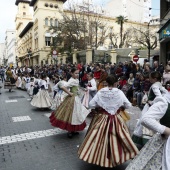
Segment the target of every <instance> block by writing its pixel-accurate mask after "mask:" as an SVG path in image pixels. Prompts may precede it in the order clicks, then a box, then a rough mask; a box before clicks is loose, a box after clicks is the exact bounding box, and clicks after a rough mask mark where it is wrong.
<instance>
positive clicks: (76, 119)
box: [50, 78, 89, 132]
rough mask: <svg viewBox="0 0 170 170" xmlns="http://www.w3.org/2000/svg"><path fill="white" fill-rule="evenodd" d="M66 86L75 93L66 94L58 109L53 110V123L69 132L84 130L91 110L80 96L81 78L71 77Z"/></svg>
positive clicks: (51, 120) (51, 117)
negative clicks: (85, 105)
mask: <svg viewBox="0 0 170 170" xmlns="http://www.w3.org/2000/svg"><path fill="white" fill-rule="evenodd" d="M65 87H67V88H68V87H69V88H70V92H71V93H73V94H74V95H73V96H69V95H68V96H66V97H65V99H64V101H63V102H62V103H61V104H60V105H59V107H58V108H57V109H56V111H54V112H52V114H51V116H50V122H51V125H52V126H55V127H58V128H60V129H63V130H67V131H69V132H75V131H82V130H83V129H84V128H85V127H86V123H85V119H86V117H87V115H88V114H89V111H88V110H87V109H86V108H85V107H84V106H83V105H82V104H81V101H80V99H79V97H78V87H79V80H78V79H74V78H70V79H69V81H68V82H67V83H66V84H65Z"/></svg>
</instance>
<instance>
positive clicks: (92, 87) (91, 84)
mask: <svg viewBox="0 0 170 170" xmlns="http://www.w3.org/2000/svg"><path fill="white" fill-rule="evenodd" d="M96 92H97V86H96V81H95V79H91V80H89V81H88V84H87V91H86V92H85V94H84V96H83V98H82V104H83V105H84V106H85V107H86V108H89V102H90V101H91V100H92V98H93V97H94V96H95V94H96Z"/></svg>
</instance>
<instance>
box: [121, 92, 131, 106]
mask: <svg viewBox="0 0 170 170" xmlns="http://www.w3.org/2000/svg"><path fill="white" fill-rule="evenodd" d="M119 92H120V98H121V99H122V100H123V106H124V107H125V108H126V109H128V108H129V107H131V106H132V104H131V103H130V102H129V100H128V99H127V97H126V96H125V94H124V93H123V92H122V91H121V90H119Z"/></svg>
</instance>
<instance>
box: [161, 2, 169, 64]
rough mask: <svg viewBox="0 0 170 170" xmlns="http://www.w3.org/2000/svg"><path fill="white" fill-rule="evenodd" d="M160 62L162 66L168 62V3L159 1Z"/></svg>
mask: <svg viewBox="0 0 170 170" xmlns="http://www.w3.org/2000/svg"><path fill="white" fill-rule="evenodd" d="M160 21H161V22H160V25H161V27H160V29H159V31H158V33H159V41H160V61H161V62H163V63H164V64H166V63H167V61H168V60H170V1H169V0H161V1H160Z"/></svg>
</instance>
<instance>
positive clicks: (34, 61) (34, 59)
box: [32, 57, 37, 66]
mask: <svg viewBox="0 0 170 170" xmlns="http://www.w3.org/2000/svg"><path fill="white" fill-rule="evenodd" d="M36 64H37V59H36V58H35V57H33V61H32V65H33V66H35V65H36Z"/></svg>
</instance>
